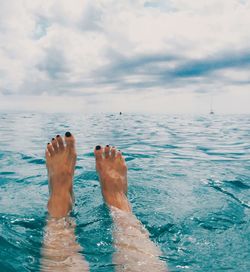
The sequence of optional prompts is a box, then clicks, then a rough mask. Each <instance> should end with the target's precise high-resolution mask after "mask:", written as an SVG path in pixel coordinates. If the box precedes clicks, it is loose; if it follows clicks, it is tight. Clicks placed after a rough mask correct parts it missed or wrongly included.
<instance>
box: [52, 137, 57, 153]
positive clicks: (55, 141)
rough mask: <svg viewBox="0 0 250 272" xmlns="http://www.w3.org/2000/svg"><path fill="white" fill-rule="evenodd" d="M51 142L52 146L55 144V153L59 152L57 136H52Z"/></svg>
mask: <svg viewBox="0 0 250 272" xmlns="http://www.w3.org/2000/svg"><path fill="white" fill-rule="evenodd" d="M51 143H52V146H53V149H54V151H55V153H57V152H58V150H59V149H58V143H57V140H56V139H55V138H52V140H51Z"/></svg>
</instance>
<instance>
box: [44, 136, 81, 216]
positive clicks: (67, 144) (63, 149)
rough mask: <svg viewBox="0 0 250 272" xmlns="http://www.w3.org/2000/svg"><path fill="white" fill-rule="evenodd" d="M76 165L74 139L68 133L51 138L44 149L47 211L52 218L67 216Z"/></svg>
mask: <svg viewBox="0 0 250 272" xmlns="http://www.w3.org/2000/svg"><path fill="white" fill-rule="evenodd" d="M75 165H76V150H75V139H74V137H73V135H72V134H71V133H70V132H66V133H65V137H64V140H63V138H62V137H61V136H60V135H57V136H56V137H55V138H52V140H51V142H50V143H48V145H47V149H46V166H47V170H48V177H49V191H50V198H49V201H48V211H49V214H50V215H51V216H52V217H55V218H60V217H64V216H67V215H68V213H69V211H70V210H71V209H72V205H73V177H74V171H75Z"/></svg>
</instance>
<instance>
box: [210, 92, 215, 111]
mask: <svg viewBox="0 0 250 272" xmlns="http://www.w3.org/2000/svg"><path fill="white" fill-rule="evenodd" d="M210 114H214V111H213V98H212V96H211V102H210Z"/></svg>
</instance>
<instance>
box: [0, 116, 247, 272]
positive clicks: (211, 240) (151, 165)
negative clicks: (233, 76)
mask: <svg viewBox="0 0 250 272" xmlns="http://www.w3.org/2000/svg"><path fill="white" fill-rule="evenodd" d="M249 120H250V118H249V116H247V115H239V116H218V115H214V116H201V117H192V116H168V115H133V114H126V113H124V114H123V115H119V114H117V115H116V114H112V115H111V114H103V115H101V114H95V115H64V114H28V113H25V114H13V113H12V114H11V113H9V114H3V113H2V114H0V122H1V128H0V184H1V186H0V207H1V208H0V271H38V270H39V268H41V267H42V266H43V265H44V263H42V261H41V260H42V258H41V255H42V254H44V252H41V248H42V245H43V239H44V238H45V243H46V238H48V237H47V235H48V232H47V229H46V228H45V225H46V202H47V198H48V189H47V177H46V170H45V160H44V148H45V146H46V143H47V142H48V140H50V138H51V137H53V136H55V135H56V134H58V133H60V134H63V133H65V131H66V130H70V131H72V132H73V133H74V134H75V136H76V139H77V148H78V162H77V168H76V175H75V185H74V187H75V188H74V189H75V196H76V207H75V209H74V212H73V214H72V218H73V221H75V223H76V226H75V227H74V231H71V232H69V236H70V237H71V238H72V239H71V241H72V244H71V246H72V247H71V249H72V252H74V254H75V255H74V254H73V256H75V257H76V258H79V259H80V260H81V261H82V260H84V259H83V258H82V257H84V258H85V259H86V260H87V261H88V262H89V264H90V269H91V271H98V272H99V271H107V272H109V271H115V263H114V262H113V261H112V257H113V253H114V251H115V246H114V245H113V242H114V241H113V238H112V235H113V231H114V226H113V223H112V216H111V214H110V213H109V211H108V209H107V208H106V207H105V206H104V205H103V201H102V197H101V193H100V187H99V183H98V178H97V175H96V172H95V166H94V158H93V152H92V150H93V147H94V146H95V145H96V144H110V145H116V146H118V148H119V149H121V150H122V151H123V154H124V155H125V157H126V160H127V164H128V168H129V199H130V200H131V202H132V206H133V210H134V212H135V214H136V215H137V217H138V218H139V219H140V220H141V221H142V222H143V224H144V226H145V227H146V229H147V230H148V231H149V233H150V237H151V239H152V240H153V241H154V242H155V243H156V244H158V245H159V247H160V248H161V251H162V256H161V259H162V260H163V261H165V262H166V263H167V264H168V267H169V268H170V271H224V270H229V271H249V265H250V263H249V260H250V253H249V252H250V248H249V241H248V238H247V237H249V235H250V233H249V221H250V212H249V208H250V198H249V188H250V180H249V176H250V167H249V165H250V164H249V162H250V143H249V138H250V137H249V136H250V124H249ZM72 226H73V225H72ZM72 226H71V228H72ZM69 229H70V228H69ZM71 230H72V229H71ZM73 233H74V235H75V236H74V235H73ZM75 238H76V240H74V239H75ZM73 241H75V242H73ZM61 242H63V241H61ZM74 243H75V244H74ZM76 245H77V246H76ZM75 246H76V247H75ZM45 248H46V247H45ZM66 248H67V247H66ZM69 248H70V247H68V249H69ZM47 249H48V248H47ZM73 249H74V250H73ZM45 255H46V254H45ZM72 259H73V260H74V258H72ZM72 259H71V261H72ZM67 262H69V260H67ZM69 263H70V262H69ZM45 265H46V264H45Z"/></svg>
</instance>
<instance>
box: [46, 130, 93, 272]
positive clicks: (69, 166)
mask: <svg viewBox="0 0 250 272" xmlns="http://www.w3.org/2000/svg"><path fill="white" fill-rule="evenodd" d="M75 164H76V150H75V140H74V137H73V135H71V133H69V132H67V133H66V134H65V139H64V140H63V139H62V137H61V136H59V135H57V137H56V138H53V139H52V141H51V143H48V145H47V149H46V166H47V170H48V177H49V192H50V196H49V201H48V212H49V215H50V216H49V218H48V219H47V226H46V228H45V237H44V242H43V249H42V256H43V257H42V262H41V266H42V271H89V269H88V264H87V262H86V261H85V260H84V258H83V256H82V255H81V254H80V253H79V251H80V250H81V247H80V245H79V244H78V243H77V241H76V237H75V222H74V220H72V219H71V218H69V217H68V214H69V212H70V211H71V209H72V205H73V202H74V196H73V177H74V170H75Z"/></svg>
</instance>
